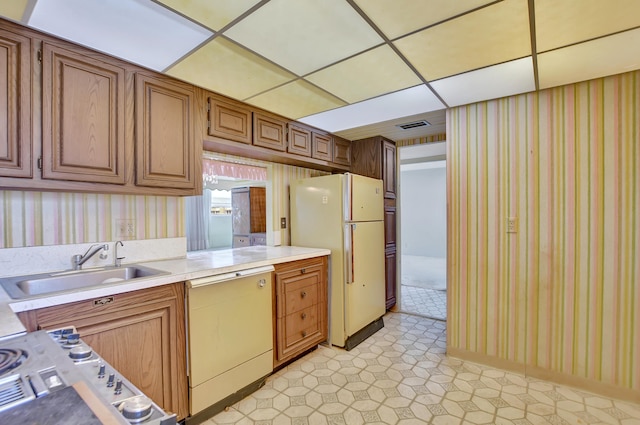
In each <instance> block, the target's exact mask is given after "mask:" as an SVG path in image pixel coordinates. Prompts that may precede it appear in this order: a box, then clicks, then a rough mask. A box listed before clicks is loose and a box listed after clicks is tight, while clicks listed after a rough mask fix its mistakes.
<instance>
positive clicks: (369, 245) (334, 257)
mask: <svg viewBox="0 0 640 425" xmlns="http://www.w3.org/2000/svg"><path fill="white" fill-rule="evenodd" d="M290 201H291V217H290V219H291V245H294V246H303V247H317V248H327V249H330V250H331V266H330V286H329V292H330V298H329V338H330V342H331V344H332V345H337V346H340V347H345V348H347V349H348V350H349V349H351V348H353V347H354V346H355V345H357V344H358V343H360V342H361V341H362V340H363V339H365V338H366V337H367V336H369V335H370V334H372V333H374V332H375V331H377V330H378V329H380V328H381V327H382V326H383V321H382V316H383V315H384V314H385V311H386V308H385V286H384V285H385V273H384V264H385V258H384V203H383V190H382V180H376V179H372V178H369V177H364V176H360V175H357V174H350V173H346V174H333V175H327V176H322V177H312V178H307V179H299V180H294V181H293V182H292V183H291V186H290Z"/></svg>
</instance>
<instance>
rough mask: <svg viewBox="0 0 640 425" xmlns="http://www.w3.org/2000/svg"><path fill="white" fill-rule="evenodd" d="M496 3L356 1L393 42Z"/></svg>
mask: <svg viewBox="0 0 640 425" xmlns="http://www.w3.org/2000/svg"><path fill="white" fill-rule="evenodd" d="M494 1H495V0H465V1H451V0H394V1H393V2H392V3H391V2H389V0H355V2H356V4H357V5H358V6H359V7H360V9H362V10H363V12H365V13H366V14H367V16H369V17H370V18H371V20H372V21H373V22H374V23H375V24H376V25H377V26H378V28H380V30H382V32H384V33H385V35H386V36H387V37H389V38H390V39H392V40H393V39H395V38H397V37H400V36H401V35H405V34H408V33H410V32H412V31H415V30H419V29H421V28H425V27H427V26H429V25H433V24H436V23H438V22H442V21H444V20H445V19H449V18H451V17H453V16H457V15H460V14H461V13H464V12H467V11H469V10H473V9H475V8H478V7H480V6H483V5H485V4H488V3H493V2H494Z"/></svg>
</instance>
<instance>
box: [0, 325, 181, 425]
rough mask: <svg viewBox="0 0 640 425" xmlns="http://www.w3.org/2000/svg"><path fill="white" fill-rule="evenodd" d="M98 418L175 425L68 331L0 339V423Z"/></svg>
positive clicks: (73, 421) (53, 424)
mask: <svg viewBox="0 0 640 425" xmlns="http://www.w3.org/2000/svg"><path fill="white" fill-rule="evenodd" d="M103 418H107V419H108V421H109V423H120V424H123V425H128V424H144V425H175V424H176V417H175V415H168V414H166V413H165V412H163V411H162V409H161V408H160V407H159V406H158V405H156V404H155V403H154V402H153V401H152V400H150V399H149V398H147V397H146V396H145V395H144V394H143V393H142V392H141V391H140V390H139V389H137V388H136V387H135V386H134V385H133V384H131V383H130V382H129V381H128V380H127V379H125V378H124V377H122V376H120V375H119V374H118V372H117V371H116V370H115V369H113V367H111V366H110V365H109V364H108V363H107V362H106V361H105V360H104V359H102V358H101V357H100V356H99V355H98V354H97V353H94V352H93V350H92V349H91V347H89V346H88V345H86V344H85V343H84V342H83V341H82V340H81V339H80V336H79V335H78V333H77V332H76V331H75V329H73V328H65V329H58V330H53V331H48V332H47V331H37V332H32V333H28V334H25V335H21V336H17V337H13V338H10V339H5V340H2V341H0V423H18V422H16V420H18V421H19V422H22V423H24V422H25V420H26V422H27V423H41V424H47V425H49V424H50V425H57V424H65V425H66V424H69V425H71V424H82V425H89V424H101V423H103V420H102V419H103ZM30 421H31V422H30ZM114 421H115V422H114Z"/></svg>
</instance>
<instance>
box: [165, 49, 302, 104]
mask: <svg viewBox="0 0 640 425" xmlns="http://www.w3.org/2000/svg"><path fill="white" fill-rule="evenodd" d="M167 74H169V75H171V76H174V77H176V78H179V79H181V80H185V81H189V82H191V83H194V84H196V85H198V86H201V87H204V88H207V89H209V90H212V91H215V92H218V93H221V94H224V95H227V96H229V97H233V98H235V99H239V100H243V99H246V98H247V97H250V96H254V95H256V94H258V93H262V92H263V91H266V90H269V89H271V88H273V87H276V86H279V85H281V84H284V83H286V82H288V81H291V80H293V79H294V78H295V75H293V74H291V73H290V72H287V71H285V70H283V69H282V68H280V67H278V66H276V65H274V64H272V63H271V62H269V61H267V60H264V59H263V58H261V57H260V56H257V55H255V54H254V53H252V52H250V51H248V50H246V49H244V48H242V47H240V46H238V45H237V44H235V43H233V42H232V41H229V40H226V39H225V38H223V37H217V38H215V39H213V40H211V41H210V42H209V43H207V44H205V45H204V46H202V47H200V48H199V49H198V50H196V51H195V52H193V53H192V54H190V55H189V56H187V57H186V58H185V59H183V60H181V61H180V62H178V63H177V64H176V65H175V66H173V67H171V68H170V69H168V70H167Z"/></svg>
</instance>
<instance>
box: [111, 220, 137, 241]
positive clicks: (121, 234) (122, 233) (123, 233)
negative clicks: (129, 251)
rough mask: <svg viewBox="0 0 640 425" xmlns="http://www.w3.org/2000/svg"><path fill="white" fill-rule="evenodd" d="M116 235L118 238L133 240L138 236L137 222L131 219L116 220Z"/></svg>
mask: <svg viewBox="0 0 640 425" xmlns="http://www.w3.org/2000/svg"><path fill="white" fill-rule="evenodd" d="M116 233H117V237H118V238H122V239H133V238H134V237H135V236H136V221H135V220H131V219H119V220H116Z"/></svg>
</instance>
